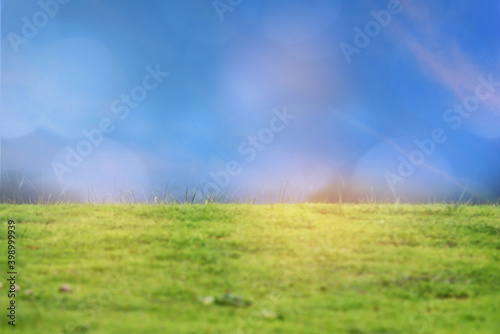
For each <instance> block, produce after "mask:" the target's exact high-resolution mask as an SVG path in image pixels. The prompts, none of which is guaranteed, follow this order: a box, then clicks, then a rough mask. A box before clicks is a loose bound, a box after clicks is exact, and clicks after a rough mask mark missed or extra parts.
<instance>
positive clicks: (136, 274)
mask: <svg viewBox="0 0 500 334" xmlns="http://www.w3.org/2000/svg"><path fill="white" fill-rule="evenodd" d="M9 219H13V220H15V221H16V250H17V254H16V264H17V266H16V269H17V272H18V277H17V282H16V283H17V284H18V285H19V286H20V287H21V290H20V291H18V293H17V298H16V305H17V310H16V311H17V320H16V328H15V330H16V332H19V333H38V334H42V333H176V334H177V333H214V334H215V333H351V334H352V333H359V334H361V333H376V334H382V333H387V334H388V333H453V334H456V333H499V332H500V325H499V320H498V314H499V313H500V207H499V206H450V205H444V204H442V205H441V204H434V205H388V204H384V205H377V204H362V205H326V204H297V205H283V204H280V205H262V206H255V205H244V204H229V205H221V204H208V205H72V204H64V205H5V204H4V205H0V242H1V247H0V249H1V254H3V255H1V256H2V260H1V263H2V265H1V267H0V269H1V270H2V272H3V273H6V272H7V271H8V270H7V263H6V262H7V255H6V254H7V243H6V237H7V221H8V220H9ZM5 276H6V275H2V277H5ZM2 283H3V288H2V289H0V306H1V309H3V310H4V311H3V312H2V319H3V320H2V321H1V323H0V330H1V331H2V332H4V331H5V330H6V329H10V328H8V327H9V326H8V325H7V317H6V316H5V315H6V314H7V310H6V307H7V306H8V303H9V299H8V298H7V290H8V288H7V281H6V280H5V279H2ZM63 284H69V285H70V286H71V288H72V290H73V291H72V292H69V293H62V292H59V291H58V289H59V287H60V286H61V285H63ZM29 290H31V291H29ZM227 291H230V292H231V294H232V295H236V296H241V297H242V298H243V299H244V300H245V301H249V302H251V305H250V306H248V307H237V305H234V306H233V305H231V304H229V305H227V304H226V305H220V304H217V303H215V302H211V301H212V299H211V298H209V297H216V298H221V296H222V295H224V294H225V293H226V292H227ZM200 298H202V299H201V300H202V301H204V302H205V303H203V302H200Z"/></svg>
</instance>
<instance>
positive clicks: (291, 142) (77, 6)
mask: <svg viewBox="0 0 500 334" xmlns="http://www.w3.org/2000/svg"><path fill="white" fill-rule="evenodd" d="M391 9H392V10H394V11H397V13H392V14H391V17H390V21H389V19H388V17H387V15H385V16H384V13H385V14H386V13H390V11H389V10H391ZM381 11H382V12H381ZM40 12H42V14H40ZM44 13H45V14H44ZM374 13H377V14H374ZM375 16H378V17H379V20H382V21H383V22H382V21H381V22H382V23H378V24H374V23H370V22H376V19H375ZM384 20H385V21H384ZM367 24H368V25H367ZM358 29H360V30H361V31H362V33H359V30H358ZM367 29H368V30H367ZM370 29H371V30H370ZM1 36H2V43H1V102H0V103H1V104H0V107H1V109H0V110H1V111H0V112H1V114H0V135H1V150H0V151H1V158H0V160H1V176H0V178H1V185H0V189H1V195H2V198H3V200H8V199H13V198H14V199H16V200H24V201H27V200H32V201H33V200H34V201H36V200H40V199H43V200H70V201H88V200H96V199H97V200H99V201H113V200H116V199H120V198H124V197H126V198H134V199H136V200H148V199H149V200H151V198H152V194H157V195H158V196H160V197H161V194H163V195H165V192H168V193H169V194H170V195H172V196H178V197H179V198H182V197H183V196H185V193H186V192H188V194H189V197H190V198H191V197H192V196H199V197H198V198H200V197H202V196H203V195H206V193H210V192H215V193H227V194H228V195H230V196H232V197H234V198H240V199H245V198H249V199H252V200H253V199H257V201H258V202H268V201H269V200H271V201H282V200H283V199H290V201H304V200H309V201H332V202H335V201H339V200H342V201H344V202H346V201H360V200H363V201H366V200H401V201H456V200H459V199H462V200H468V199H472V200H474V201H482V202H487V201H497V200H498V199H499V198H500V84H499V85H498V86H495V84H494V83H493V84H491V86H490V87H489V89H490V90H488V88H485V87H483V88H482V89H480V92H482V93H484V94H486V93H490V94H489V96H488V98H487V99H483V100H481V101H480V103H479V104H478V105H476V106H474V110H473V112H470V113H469V112H467V117H462V116H460V114H459V113H457V112H456V110H458V109H456V107H457V106H460V105H461V104H463V103H464V101H468V102H471V101H472V102H474V100H473V99H471V97H473V96H474V95H475V93H476V89H477V87H478V85H480V84H481V80H480V79H479V78H480V77H482V78H484V79H485V80H487V81H488V80H490V81H493V82H500V3H499V2H498V1H496V0H483V1H479V2H478V1H472V0H469V1H466V0H453V1H451V0H436V1H421V0H418V1H417V0H414V1H410V0H401V1H400V4H399V5H398V4H397V1H387V0H384V1H363V0H357V1H347V0H344V1H342V0H318V1H311V0H307V1H306V0H302V1H300V0H242V1H237V0H232V1H229V0H221V1H212V0H182V1H180V0H143V1H133V0H85V1H84V0H71V1H68V0H64V1H63V0H60V1H59V2H58V1H56V0H41V1H31V0H3V1H1ZM346 50H347V51H346ZM148 69H149V70H148ZM148 71H157V72H158V71H160V72H161V73H162V74H161V75H162V76H161V77H160V78H159V80H158V82H157V83H156V84H155V88H153V89H151V90H144V89H142V90H141V88H140V87H139V88H137V87H138V86H141V85H143V81H144V78H145V76H146V75H148V73H149V72H148ZM167 73H168V75H167ZM150 79H152V78H150ZM160 81H161V82H160ZM148 82H149V84H150V85H153V83H154V80H151V81H148ZM134 89H135V91H134ZM132 92H135V96H136V97H139V96H140V101H134V100H132V101H130V100H129V102H128V103H129V105H128V109H129V110H128V113H125V111H124V110H125V109H126V106H127V105H126V102H124V101H125V100H123V99H125V98H127V95H128V96H130V94H131V93H132ZM144 92H146V95H145V96H144V94H143V93H144ZM140 93H142V95H141V94H140ZM129 98H130V97H129ZM138 99H139V98H138ZM132 106H133V107H132ZM120 108H122V109H120ZM454 110H455V111H454ZM462 110H464V109H463V108H462ZM277 114H279V115H282V117H283V115H284V114H287V115H289V116H288V117H289V118H288V119H285V120H284V121H283V120H280V119H277V118H276V117H277V116H276V115H277ZM106 119H107V120H110V121H112V122H113V123H112V125H110V126H111V127H112V129H113V130H112V131H109V133H105V134H103V138H102V142H101V140H100V138H99V136H98V135H96V137H94V139H95V142H96V143H98V144H97V145H93V144H92V146H91V147H90V148H89V147H88V145H87V144H82V143H84V142H85V141H86V140H87V139H86V137H85V135H84V131H90V132H92V131H93V130H94V129H99V126H100V124H101V122H102V121H103V120H106ZM272 125H274V127H272ZM278 128H279V131H277V130H278ZM273 129H274V130H273ZM435 129H440V130H439V131H440V132H439V133H440V136H439V138H440V139H441V142H439V143H434V144H429V139H432V138H433V132H434V131H435ZM275 130H276V131H275ZM94 133H95V132H94ZM249 136H250V137H249ZM252 138H253V139H252ZM443 138H445V139H443ZM416 141H417V142H420V143H427V146H426V147H427V149H428V151H427V152H423V153H422V149H420V148H419V146H418V145H417V144H416ZM252 143H253V144H252ZM433 145H434V146H433ZM78 149H80V150H81V152H85V153H86V156H82V159H81V161H79V162H78V163H76V165H77V166H76V165H75V166H76V167H69V166H68V163H67V161H66V159H67V157H68V154H69V153H68V152H70V150H75V152H77V150H78ZM419 149H420V151H421V152H420V153H419V152H417V153H414V154H413V155H412V152H415V150H419ZM89 152H90V153H89ZM250 152H253V153H250ZM77 153H78V152H77ZM87 153H88V154H87ZM410 158H412V159H413V160H412V161H413V163H412V162H410V160H411V159H410ZM419 158H420V160H419ZM422 158H423V159H422ZM73 159H77V158H74V157H73ZM77 160H78V159H77ZM402 161H406V162H402ZM73 162H75V161H73ZM408 163H410V164H411V166H408ZM228 164H229V165H230V166H229V167H228ZM402 165H404V166H402ZM64 166H66V167H64ZM405 168H406V169H405ZM398 170H399V171H398ZM230 172H231V173H232V174H230ZM401 172H402V173H401Z"/></svg>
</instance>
